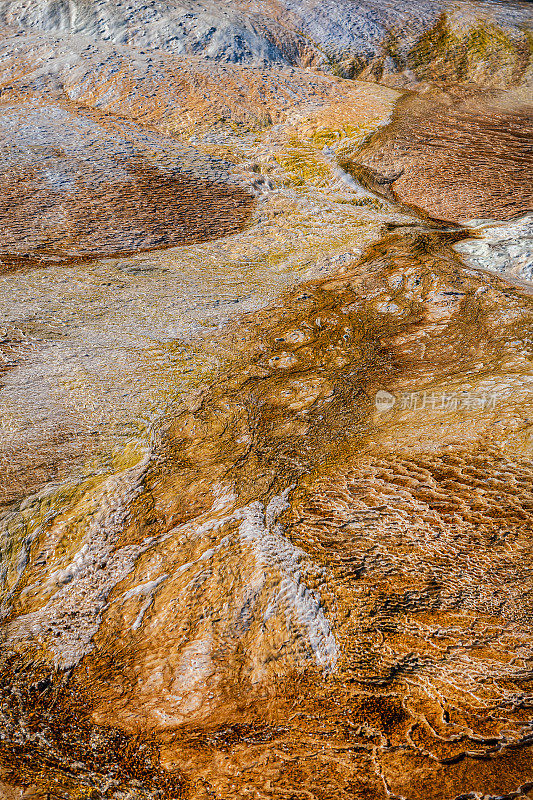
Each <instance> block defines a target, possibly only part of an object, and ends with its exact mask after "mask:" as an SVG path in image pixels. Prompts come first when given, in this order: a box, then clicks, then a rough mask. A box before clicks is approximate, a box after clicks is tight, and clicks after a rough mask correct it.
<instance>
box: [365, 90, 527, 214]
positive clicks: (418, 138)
mask: <svg viewBox="0 0 533 800" xmlns="http://www.w3.org/2000/svg"><path fill="white" fill-rule="evenodd" d="M498 99H499V102H498ZM532 112H533V106H532V105H531V104H525V103H523V102H517V101H516V100H513V98H512V97H510V98H506V97H500V98H494V99H492V100H489V101H483V100H477V101H473V100H470V101H466V102H462V103H461V102H457V101H456V102H453V101H451V100H448V103H443V102H442V101H441V102H439V100H433V102H432V101H431V100H429V99H428V100H426V102H425V104H424V103H420V101H419V100H415V101H413V103H412V104H411V103H410V102H409V101H408V102H407V103H405V105H403V106H402V107H400V108H398V109H397V110H396V113H395V119H394V121H393V124H392V125H390V126H389V127H388V128H387V130H386V131H382V132H378V133H377V134H376V135H375V136H374V137H373V139H372V140H371V141H369V142H368V143H367V144H366V145H365V146H364V147H363V148H362V150H361V151H360V152H359V153H357V154H356V156H355V160H356V162H357V163H358V164H360V165H363V166H364V167H368V168H370V169H371V170H372V171H374V172H375V173H377V174H378V176H377V180H378V181H379V180H383V185H385V184H386V185H387V187H389V189H390V190H392V193H393V195H394V196H395V197H396V198H398V199H399V200H401V201H402V202H404V203H408V204H412V205H413V206H416V207H418V208H422V209H424V211H426V212H427V213H429V214H430V215H431V216H433V217H436V218H438V219H443V220H448V221H456V222H457V221H460V222H463V223H464V222H466V221H467V220H469V219H470V220H472V219H487V218H492V219H501V220H505V219H511V218H513V217H516V216H518V215H520V214H525V213H527V212H528V211H530V210H531V209H533V191H532V187H531V181H530V180H529V165H530V162H531V137H532V134H533V114H532ZM379 176H381V177H379ZM389 176H390V177H389Z"/></svg>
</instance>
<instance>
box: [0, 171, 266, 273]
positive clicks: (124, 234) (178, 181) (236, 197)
mask: <svg viewBox="0 0 533 800" xmlns="http://www.w3.org/2000/svg"><path fill="white" fill-rule="evenodd" d="M125 166H126V169H127V171H128V173H129V175H130V178H129V180H127V181H123V182H103V183H101V184H100V185H99V186H95V187H93V188H90V187H87V186H84V185H81V182H80V185H78V186H77V187H76V189H75V191H74V192H71V194H70V196H68V195H65V192H64V191H58V192H57V193H56V194H54V193H53V192H52V191H50V190H46V191H45V190H43V191H42V192H39V191H36V192H35V191H34V192H31V191H28V187H29V186H31V184H32V180H33V179H34V178H35V177H36V176H35V175H34V174H28V175H25V174H22V173H21V172H20V170H19V173H18V174H17V175H16V176H15V178H16V179H15V180H13V176H6V180H5V181H4V185H3V186H2V187H1V193H0V218H1V219H2V221H3V225H4V226H5V233H4V239H3V242H2V249H4V251H7V252H4V253H0V263H1V264H2V266H3V269H4V270H6V269H10V268H13V267H20V266H26V265H29V264H35V263H43V264H46V263H49V264H50V265H53V263H57V262H62V261H72V260H82V259H84V258H85V259H87V258H98V257H102V256H110V255H126V254H127V253H130V252H137V251H142V250H150V249H153V248H158V249H160V248H163V247H172V246H176V245H185V244H191V243H193V242H202V241H207V240H209V239H214V238H218V237H220V236H227V235H229V234H231V233H235V232H237V231H239V230H241V229H242V228H243V226H244V225H245V224H246V222H247V221H248V219H249V216H250V213H251V209H252V206H253V203H254V198H253V195H251V194H249V193H248V192H246V191H245V190H244V189H242V188H240V187H239V186H231V185H228V184H223V183H217V182H215V181H207V180H201V179H199V178H195V177H192V176H189V175H186V174H179V173H177V174H176V175H168V174H162V173H161V172H159V171H158V170H157V169H156V168H151V167H148V166H143V165H138V164H135V163H133V164H126V165H125ZM47 214H49V215H50V216H51V217H57V222H56V223H55V224H51V223H49V222H48V220H47ZM43 220H44V221H45V222H47V223H48V225H47V227H48V230H47V232H46V236H45V241H43V233H42V224H41V223H43ZM43 224H44V223H43ZM22 244H23V246H24V252H21V253H20V254H19V253H17V250H18V249H19V248H20V247H21V245H22Z"/></svg>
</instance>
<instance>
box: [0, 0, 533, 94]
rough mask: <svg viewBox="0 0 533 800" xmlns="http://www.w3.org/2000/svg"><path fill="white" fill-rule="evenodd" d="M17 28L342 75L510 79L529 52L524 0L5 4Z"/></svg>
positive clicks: (6, 19) (36, 0) (4, 16)
mask: <svg viewBox="0 0 533 800" xmlns="http://www.w3.org/2000/svg"><path fill="white" fill-rule="evenodd" d="M0 19H1V20H2V21H3V23H4V25H5V26H6V27H9V28H11V29H12V30H14V31H18V32H24V31H26V32H29V31H31V32H54V33H60V34H61V35H65V34H68V35H71V34H81V35H84V36H90V37H91V40H92V41H93V42H94V41H98V40H100V41H105V42H109V43H113V44H119V45H127V46H128V47H132V48H135V49H136V50H140V51H147V52H153V51H155V50H160V51H163V52H165V53H167V54H172V55H201V56H203V57H205V58H209V59H214V60H217V61H224V62H232V63H246V64H255V65H261V66H267V65H271V64H291V65H294V66H306V65H309V64H315V65H320V66H321V68H322V69H325V70H329V71H333V72H335V73H337V74H339V75H342V76H344V77H354V76H356V75H358V74H361V73H362V72H363V71H364V70H367V73H366V75H367V77H370V78H371V79H374V80H375V79H382V78H383V76H385V79H389V80H390V78H391V76H393V75H401V76H402V79H403V80H404V81H407V82H409V81H412V80H413V79H420V78H428V77H430V78H455V79H464V78H467V79H469V80H473V81H474V82H479V83H488V84H491V85H492V84H494V83H496V84H506V83H509V82H516V81H520V80H523V78H524V76H525V74H526V72H527V69H528V64H529V59H530V54H531V35H530V33H528V30H530V28H531V8H530V5H529V4H528V3H526V2H519V1H517V2H499V0H477V1H476V2H466V0H460V2H450V0H447V2H440V1H439V0H421V2H418V1H417V2H414V0H405V1H404V2H402V3H391V2H378V1H377V0H363V2H357V3H355V2H353V0H320V1H318V0H237V1H236V2H229V0H218V1H217V0H201V1H200V2H193V1H192V0H180V2H171V0H154V2H152V3H150V4H144V3H142V2H140V0H132V1H131V2H128V3H126V2H114V1H111V2H110V0H99V2H95V3H84V2H79V1H78V0H58V1H57V2H55V0H54V1H52V0H4V2H3V3H2V4H1V7H0Z"/></svg>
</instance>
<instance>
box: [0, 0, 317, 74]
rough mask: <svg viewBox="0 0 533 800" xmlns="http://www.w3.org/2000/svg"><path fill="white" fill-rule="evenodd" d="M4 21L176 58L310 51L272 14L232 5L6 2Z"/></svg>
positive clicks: (274, 59) (293, 55)
mask: <svg viewBox="0 0 533 800" xmlns="http://www.w3.org/2000/svg"><path fill="white" fill-rule="evenodd" d="M3 20H4V22H5V24H6V25H9V26H13V27H14V28H20V27H23V28H25V29H27V30H30V31H35V30H36V29H39V30H43V31H46V32H50V31H54V32H59V33H62V34H76V33H78V34H80V33H81V34H83V35H85V36H90V37H91V39H93V40H103V41H107V42H113V43H115V44H120V45H129V46H131V47H134V48H136V49H139V50H143V49H147V50H154V49H155V50H163V51H164V52H166V53H168V54H172V55H184V54H187V55H203V56H205V57H207V58H212V59H217V60H221V61H228V62H237V63H240V62H248V63H255V64H263V65H265V66H266V65H269V64H287V63H295V62H299V61H300V60H301V58H302V57H304V56H305V53H306V51H308V49H309V48H308V46H307V45H306V42H305V40H304V39H303V38H302V37H301V36H299V35H298V34H297V33H296V32H295V31H291V30H289V29H287V28H286V27H283V26H281V25H279V24H278V23H276V21H275V20H274V19H272V17H270V16H265V15H263V14H261V13H257V12H255V13H254V12H251V13H250V12H248V13H244V12H243V11H240V10H239V8H238V4H237V7H235V4H233V3H230V2H227V1H226V2H218V3H217V2H210V1H209V0H207V1H206V0H203V1H202V2H200V3H198V2H182V3H175V2H165V1H163V2H161V1H160V0H158V1H157V2H155V3H151V4H150V5H149V6H146V5H144V4H142V3H139V2H135V3H130V4H127V3H116V2H109V1H108V0H98V2H95V3H84V2H79V3H78V2H73V0H60V2H55V0H54V1H53V2H52V1H50V2H44V3H41V2H35V1H34V0H30V2H27V0H22V2H15V3H7V4H6V3H4V10H3Z"/></svg>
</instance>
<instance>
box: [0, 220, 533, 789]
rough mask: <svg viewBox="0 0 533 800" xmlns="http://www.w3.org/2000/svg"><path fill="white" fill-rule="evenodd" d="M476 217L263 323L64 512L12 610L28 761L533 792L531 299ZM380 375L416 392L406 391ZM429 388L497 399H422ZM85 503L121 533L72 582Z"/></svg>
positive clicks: (402, 235) (239, 778) (157, 782)
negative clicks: (377, 399) (501, 263)
mask: <svg viewBox="0 0 533 800" xmlns="http://www.w3.org/2000/svg"><path fill="white" fill-rule="evenodd" d="M458 235H459V234H445V233H440V232H436V231H435V232H427V231H426V232H424V231H419V230H416V229H403V230H399V231H396V232H394V233H391V234H390V235H389V236H388V237H385V238H384V239H383V241H382V242H381V243H380V244H379V245H377V246H375V247H373V248H371V249H370V250H369V251H367V253H366V254H365V256H364V257H363V259H362V260H361V262H360V263H359V264H358V265H357V267H356V268H355V269H352V270H351V271H349V272H345V273H344V274H339V275H338V276H337V277H336V278H330V279H327V280H323V281H317V282H313V283H309V284H306V285H304V286H302V287H300V288H298V289H297V290H294V291H291V292H289V293H287V294H286V295H285V296H284V297H283V298H282V299H281V300H280V302H279V304H278V305H277V306H276V307H274V308H270V309H268V310H267V311H265V312H260V313H259V314H256V315H254V316H250V317H249V318H247V319H246V318H245V319H244V320H243V321H242V323H239V324H238V325H235V326H234V327H233V328H232V330H231V332H230V334H229V340H230V341H231V344H232V347H233V350H234V352H235V356H234V357H233V359H232V360H231V362H229V363H228V370H227V375H226V376H225V377H224V378H223V379H221V380H220V381H219V382H218V383H216V384H214V385H213V386H212V387H211V388H210V389H209V390H206V391H204V392H202V393H201V394H200V395H198V396H197V397H196V398H195V399H194V400H191V402H190V403H189V405H188V407H185V406H183V407H179V408H176V409H174V410H173V411H172V412H170V413H169V415H168V418H167V421H166V423H165V426H164V428H163V430H162V434H161V435H162V441H161V444H160V446H159V447H158V448H157V451H156V452H155V453H154V455H153V457H152V458H151V460H150V461H149V463H147V465H146V466H145V467H142V466H140V467H133V468H131V470H130V472H129V473H128V472H127V471H126V472H125V473H124V474H123V476H122V478H120V480H121V481H122V483H118V482H117V483H114V484H110V488H109V489H107V490H106V492H107V493H106V494H104V495H102V498H101V499H100V500H99V499H98V494H97V493H96V494H94V498H93V500H91V499H90V498H86V499H84V498H83V496H81V497H79V498H78V499H77V500H76V502H75V503H73V504H71V505H70V507H69V509H68V511H67V512H66V513H60V514H59V515H58V516H57V517H56V518H55V519H51V520H50V521H49V522H47V523H45V525H44V529H43V531H42V533H40V534H39V536H38V538H37V539H36V540H35V544H34V546H33V547H32V549H31V553H30V561H29V566H28V568H27V569H26V571H25V573H24V575H23V577H22V580H21V581H20V583H19V584H18V585H17V586H16V587H15V586H14V594H13V597H12V610H11V612H10V616H9V618H8V619H7V623H8V624H7V627H6V631H7V637H8V639H7V641H8V642H9V643H10V645H9V648H13V649H14V651H15V652H18V653H23V654H24V662H25V663H27V662H28V660H33V662H34V663H33V666H32V667H31V668H28V669H31V670H35V678H33V677H32V675H33V673H31V675H30V672H26V673H25V672H24V670H23V668H22V667H21V670H20V671H18V668H17V669H15V665H16V663H17V662H16V658H17V656H16V655H13V656H11V657H9V656H8V654H7V652H8V649H9V648H6V656H5V660H4V662H3V676H4V690H3V691H4V692H5V693H6V694H5V697H8V695H9V692H11V694H10V695H9V697H11V698H12V699H10V700H9V701H6V705H7V708H8V715H7V719H8V722H7V725H6V731H7V733H6V736H5V738H4V740H3V742H2V751H1V752H2V759H3V761H2V763H3V768H4V770H5V771H6V777H5V778H4V780H6V781H7V782H8V783H11V784H17V785H20V786H23V785H26V786H28V787H29V786H31V785H34V786H38V787H40V789H39V790H40V791H43V790H50V791H58V793H59V796H69V797H70V796H78V794H79V793H81V794H79V796H81V795H82V794H83V793H84V792H87V791H89V789H88V787H89V786H92V787H93V789H92V790H94V792H95V794H94V795H93V796H95V797H100V796H101V797H108V796H109V797H110V796H112V792H111V790H110V789H109V788H106V784H105V780H106V776H108V775H109V774H110V773H111V772H112V773H113V775H114V776H116V777H115V778H114V779H115V780H116V781H117V783H116V784H115V787H114V789H116V790H117V791H122V792H125V793H126V796H128V797H129V796H132V797H155V796H156V794H155V793H156V792H158V791H159V792H160V794H161V795H162V796H163V797H165V796H167V797H180V796H183V797H190V798H195V800H200V799H201V800H204V799H205V800H207V798H213V797H214V798H219V799H220V800H222V799H224V800H229V798H240V797H246V796H250V797H259V798H263V797H269V798H282V797H287V796H290V797H293V798H311V799H312V800H314V799H315V798H316V799H317V800H326V798H333V797H334V798H339V800H348V798H370V797H371V798H383V800H384V799H385V798H386V797H391V796H392V797H404V798H409V800H411V798H412V800H419V798H422V797H424V798H432V799H433V800H450V799H451V798H456V797H459V796H475V795H476V793H477V795H478V796H482V795H489V796H507V795H509V796H512V797H514V796H516V797H527V796H528V793H529V792H530V789H531V786H532V783H531V781H532V764H533V761H532V758H531V735H530V734H531V728H530V723H531V718H532V709H531V698H530V695H531V689H532V688H533V684H532V676H531V669H530V666H531V659H532V657H533V651H532V647H531V642H532V641H533V636H532V634H533V606H532V602H533V589H532V586H531V575H530V565H531V563H532V556H533V553H532V550H531V537H530V530H531V525H532V522H533V520H532V515H533V495H532V493H531V485H532V479H533V470H532V467H531V447H532V438H531V437H532V425H533V423H532V420H533V401H532V397H531V393H530V391H529V390H528V385H529V384H528V382H529V381H530V379H531V377H532V370H531V348H530V340H529V337H530V331H531V324H532V322H533V307H532V301H531V299H529V298H528V297H525V296H523V295H522V294H520V293H519V292H518V291H517V290H516V289H512V288H509V287H508V286H507V285H506V284H505V283H504V282H503V281H501V280H500V279H498V278H488V277H482V276H476V275H474V274H473V273H466V272H465V271H464V269H463V268H462V266H461V264H460V262H459V260H458V258H457V257H456V256H455V255H454V254H453V251H451V249H450V244H451V243H452V241H453V239H454V238H455V237H456V236H458ZM379 389H383V390H387V391H389V392H393V393H394V394H395V396H396V397H397V398H398V399H397V402H396V404H395V405H394V407H393V408H392V409H390V410H389V411H385V412H383V413H378V412H376V410H375V406H374V394H375V392H376V391H378V390H379ZM424 391H425V392H426V394H427V395H431V393H433V394H434V395H437V396H438V395H439V394H442V393H445V394H447V395H449V394H450V393H453V392H454V391H455V392H456V394H457V393H459V394H460V395H461V396H462V397H464V396H465V394H466V395H468V396H475V397H478V396H482V395H483V394H491V395H494V396H495V397H496V400H495V403H494V404H493V405H491V403H489V404H488V405H487V404H485V405H480V404H476V403H470V405H468V404H467V405H466V406H462V405H461V404H459V405H456V407H455V408H454V407H453V405H452V406H451V407H449V408H447V409H446V410H445V411H442V410H439V408H438V405H437V406H432V405H431V404H428V405H427V406H424V409H422V410H421V409H420V408H418V409H417V408H415V407H413V406H412V404H411V405H410V404H409V403H403V404H402V402H401V401H400V398H401V396H402V392H405V393H406V394H407V395H409V393H411V394H412V393H413V392H416V393H421V392H424ZM291 485H292V487H293V488H292V489H289V487H290V486H291ZM121 487H122V488H121ZM125 487H129V488H128V489H127V491H126V490H125ZM284 491H285V494H284V495H283V497H284V498H285V500H284V501H283V502H280V501H279V500H277V501H272V498H273V497H274V496H278V497H279V496H280V494H281V493H283V492H284ZM117 497H122V498H123V500H124V502H125V503H126V506H125V508H123V509H122V510H121V508H122V506H120V505H114V504H116V498H117ZM271 501H272V502H273V503H274V505H272V504H271V505H267V504H268V503H270V502H271ZM91 504H93V505H91ZM250 504H251V505H250ZM254 504H255V505H254ZM264 505H266V506H267V507H266V512H265V511H264V510H261V509H264ZM107 507H108V508H109V511H107ZM270 509H272V510H270ZM98 514H101V515H103V516H101V521H100V522H98V519H99V517H98ZM121 514H122V516H121ZM280 514H281V516H279V515H280ZM88 515H89V516H90V518H91V519H93V515H94V519H93V522H92V523H91V524H93V529H92V530H93V532H92V539H91V541H92V542H93V543H96V544H97V543H98V541H101V542H102V548H103V549H102V550H101V551H99V552H101V553H102V554H104V551H105V553H107V555H105V557H104V555H100V556H99V557H98V563H96V562H95V564H94V567H92V566H90V565H89V567H87V570H89V571H88V572H84V573H83V574H82V577H81V578H80V577H78V575H77V574H76V573H75V572H74V573H73V577H72V579H71V580H70V581H69V580H65V579H64V578H62V577H60V578H54V577H53V576H52V570H57V569H58V565H59V566H60V567H61V569H63V567H64V566H65V564H68V562H69V559H68V558H67V560H66V561H65V558H64V557H63V556H60V557H59V560H58V555H57V554H58V553H61V552H64V549H65V547H66V548H67V549H68V547H69V545H68V542H69V540H70V539H72V541H74V539H76V541H77V542H78V545H77V546H76V547H75V550H76V551H77V549H78V548H79V543H80V538H79V537H80V525H81V524H82V521H83V520H87V518H88ZM269 515H270V517H269ZM276 516H279V519H280V521H281V525H282V527H281V528H280V529H278V528H276V524H277V523H276V521H275V519H276ZM121 520H122V521H121ZM269 520H270V521H269ZM81 530H82V531H83V528H81ZM76 537H77V538H76ZM99 537H100V539H99ZM102 537H103V538H102ZM96 544H95V546H96ZM104 545H105V547H107V548H108V549H107V550H105V548H104ZM263 547H266V548H267V549H266V550H264V551H263V550H262V548H263ZM131 553H134V554H135V557H134V559H133V562H132V567H131V568H126V567H121V565H124V564H126V566H127V564H128V563H129V562H128V558H130V555H129V554H131ZM302 553H303V555H301V554H302ZM54 554H56V555H54ZM69 558H70V557H69ZM80 558H81V556H80ZM86 558H87V556H86V555H85V556H83V558H82V560H81V562H79V563H81V564H83V563H85V562H84V561H83V559H86ZM61 565H63V566H61ZM121 569H126V572H121ZM91 570H93V571H92V572H91ZM60 571H61V570H60ZM53 574H54V575H55V574H56V572H54V573H53ZM58 574H59V573H58ZM61 574H63V573H61ZM263 576H264V577H263ZM54 580H59V581H60V582H62V588H60V589H59V590H58V589H57V587H56V588H54V587H53V582H54ZM154 580H155V583H154ZM106 581H107V583H106ZM91 586H100V587H101V589H99V590H98V591H100V592H101V593H102V592H104V591H106V592H107V594H105V595H104V594H101V595H100V596H101V597H105V598H106V602H105V604H104V605H103V606H102V605H100V606H99V607H98V608H96V609H95V607H94V602H95V601H94V599H92V595H91V591H92V589H91ZM106 586H107V587H108V588H107V589H106V588H105V587H106ZM292 586H296V587H297V590H298V591H296V590H294V591H293V589H291V587H292ZM54 592H55V594H54ZM95 597H96V595H95ZM73 611H74V613H72V612H73ZM25 614H31V615H35V616H31V617H25V616H24V615H25ZM95 615H96V616H95ZM306 615H307V616H306ZM31 620H33V622H32V621H31ZM95 620H96V631H95V633H94V635H93V636H92V639H89V641H90V642H91V645H90V646H89V647H88V648H87V646H86V645H83V646H82V644H83V641H85V640H84V636H85V633H84V630H85V628H84V626H85V625H87V626H89V628H90V626H91V625H92V624H93V623H94V622H95ZM36 623H37V627H35V624H36ZM28 625H29V626H30V627H28ZM89 628H88V629H89ZM31 630H33V633H31ZM80 643H81V644H80ZM93 646H94V647H93ZM79 647H81V650H76V648H79ZM84 648H85V649H84ZM73 652H79V653H85V655H83V657H82V658H81V660H80V661H79V662H76V658H75V659H74V662H72V661H70V662H69V659H72V653H73ZM9 658H14V659H15V661H10V660H9ZM54 659H55V661H56V663H58V664H59V665H61V664H62V663H63V664H66V663H72V667H71V668H69V669H68V670H67V672H66V673H63V671H62V670H61V669H60V670H59V671H54V670H53V669H51V666H50V665H51V663H52V662H53V660H54ZM38 681H40V682H38ZM19 685H20V688H17V687H19ZM30 686H33V688H28V687H30ZM32 692H33V694H32ZM28 697H29V698H30V699H28ZM14 698H17V699H16V700H15V699H14ZM33 698H39V699H33ZM24 726H25V727H24ZM23 729H24V730H28V731H33V732H34V733H37V732H38V733H39V734H41V737H42V738H39V737H38V736H35V735H34V736H29V735H26V734H24V736H23V741H22V743H19V738H17V737H19V733H18V732H19V731H21V730H23ZM65 731H67V736H66V737H65V736H62V735H61V732H65ZM112 742H115V743H116V744H114V745H112V744H110V743H112ZM102 743H103V744H102ZM147 753H148V756H146V754H147ZM139 760H141V761H142V765H143V766H141V767H140V766H139ZM91 781H92V784H91ZM136 781H138V783H136ZM53 787H55V789H54V788H53ZM61 792H62V794H61ZM77 793H78V794H77ZM128 793H130V794H128ZM135 793H137V794H135ZM513 793H514V794H513Z"/></svg>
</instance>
